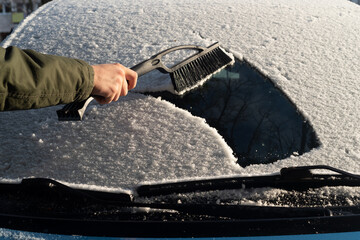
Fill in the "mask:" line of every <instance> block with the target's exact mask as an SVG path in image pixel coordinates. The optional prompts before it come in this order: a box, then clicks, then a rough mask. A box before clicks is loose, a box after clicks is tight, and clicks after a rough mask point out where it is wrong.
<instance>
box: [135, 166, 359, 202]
mask: <svg viewBox="0 0 360 240" xmlns="http://www.w3.org/2000/svg"><path fill="white" fill-rule="evenodd" d="M311 170H330V171H332V172H335V173H337V174H313V173H312V172H311ZM324 186H360V176H359V175H356V174H352V173H349V172H346V171H343V170H340V169H337V168H333V167H330V166H326V165H315V166H300V167H290V168H283V169H281V170H280V174H276V175H265V176H250V177H233V178H214V179H206V180H193V181H181V182H173V183H163V184H151V185H141V186H139V187H137V189H136V192H137V194H138V195H139V196H158V195H166V194H171V193H186V192H196V191H211V190H226V189H249V188H262V187H272V188H280V189H286V190H306V189H309V188H320V187H324Z"/></svg>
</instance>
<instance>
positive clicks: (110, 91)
mask: <svg viewBox="0 0 360 240" xmlns="http://www.w3.org/2000/svg"><path fill="white" fill-rule="evenodd" d="M92 67H93V69H94V88H93V90H92V92H91V95H92V96H94V98H95V99H96V101H98V102H99V103H100V104H106V103H111V102H113V101H117V100H118V99H119V97H120V96H125V95H127V93H128V91H129V90H131V89H133V88H134V87H135V86H136V82H137V77H138V76H137V73H136V72H135V71H133V70H131V69H130V68H127V67H124V66H123V65H121V64H119V63H111V64H100V65H93V66H92Z"/></svg>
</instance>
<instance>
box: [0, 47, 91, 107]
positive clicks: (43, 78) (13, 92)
mask: <svg viewBox="0 0 360 240" xmlns="http://www.w3.org/2000/svg"><path fill="white" fill-rule="evenodd" d="M93 81H94V71H93V68H92V67H91V66H90V65H89V64H87V63H86V62H84V61H81V60H76V59H71V58H65V57H60V56H53V55H46V54H41V53H37V52H35V51H32V50H21V49H18V48H15V47H9V48H7V49H4V48H0V110H15V109H30V108H41V107H47V106H53V105H57V104H62V103H69V102H73V101H75V100H83V99H86V98H87V97H88V96H89V95H90V94H91V92H92V90H93V86H94V82H93Z"/></svg>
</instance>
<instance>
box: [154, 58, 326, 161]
mask: <svg viewBox="0 0 360 240" xmlns="http://www.w3.org/2000/svg"><path fill="white" fill-rule="evenodd" d="M149 94H150V95H152V96H155V97H159V96H160V97H162V98H163V99H165V100H167V101H169V102H172V103H174V104H175V105H176V106H177V107H179V108H183V109H186V110H188V111H189V112H191V113H192V114H193V115H195V116H199V117H202V118H205V119H206V121H207V123H208V124H209V125H210V126H212V127H214V128H216V129H217V131H218V132H219V133H220V134H221V135H222V136H223V137H224V139H225V141H226V142H227V143H228V145H229V146H230V147H231V148H232V149H233V151H234V153H235V155H236V157H237V158H238V164H239V165H241V166H243V167H245V166H248V165H251V164H266V163H271V162H275V161H277V160H280V159H284V158H287V157H289V156H291V155H301V154H303V153H305V152H308V151H310V150H311V149H312V148H315V147H318V146H319V141H318V139H317V136H316V134H315V132H314V130H313V128H312V126H311V125H310V124H309V122H308V121H307V120H306V119H305V118H304V117H303V116H302V115H301V114H300V113H299V112H298V111H297V108H296V106H295V105H294V104H293V103H292V102H291V101H290V100H289V99H288V97H287V96H285V95H284V94H283V93H282V91H281V90H279V89H278V88H276V87H275V86H274V84H273V83H272V82H271V81H270V80H269V79H267V78H266V77H264V76H263V75H262V74H261V73H259V72H258V71H257V70H256V69H254V68H253V67H251V66H250V65H249V64H248V63H246V62H243V61H238V60H237V61H236V63H235V64H234V65H233V66H231V67H228V68H226V69H225V70H223V71H221V72H219V73H218V74H216V75H214V76H213V77H212V78H211V79H210V80H208V81H207V82H206V83H205V84H204V85H203V86H202V87H200V88H197V89H194V90H193V91H190V92H189V93H186V94H185V95H183V96H176V95H172V94H169V93H167V92H160V93H149Z"/></svg>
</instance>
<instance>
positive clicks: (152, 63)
mask: <svg viewBox="0 0 360 240" xmlns="http://www.w3.org/2000/svg"><path fill="white" fill-rule="evenodd" d="M159 67H163V64H162V63H161V61H160V60H159V59H149V60H145V61H143V62H141V63H139V64H136V65H135V66H133V67H131V68H130V69H131V70H133V71H135V72H136V73H137V74H138V77H140V76H142V75H144V74H146V73H148V72H151V71H152V70H154V69H156V68H159Z"/></svg>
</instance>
